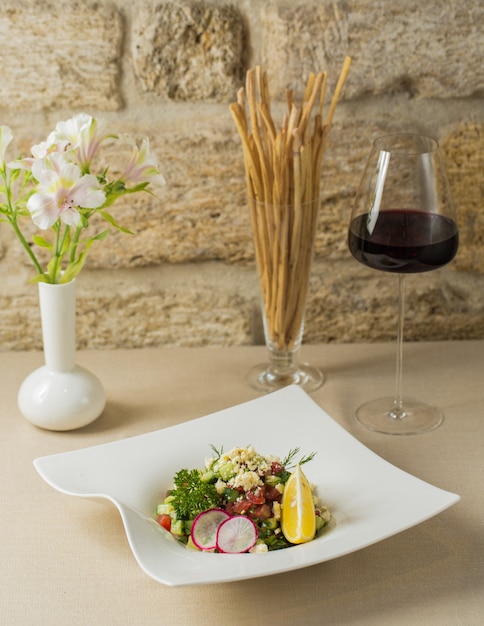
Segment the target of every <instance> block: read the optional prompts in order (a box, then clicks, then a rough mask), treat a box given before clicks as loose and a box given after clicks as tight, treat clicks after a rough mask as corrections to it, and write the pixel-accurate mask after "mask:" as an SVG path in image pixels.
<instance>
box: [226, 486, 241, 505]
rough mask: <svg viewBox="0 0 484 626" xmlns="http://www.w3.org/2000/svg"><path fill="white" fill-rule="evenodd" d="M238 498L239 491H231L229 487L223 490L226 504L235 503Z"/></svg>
mask: <svg viewBox="0 0 484 626" xmlns="http://www.w3.org/2000/svg"><path fill="white" fill-rule="evenodd" d="M239 496H240V491H237V489H231V488H230V487H227V488H226V489H224V498H225V499H226V500H227V502H235V501H236V500H237V498H238V497H239Z"/></svg>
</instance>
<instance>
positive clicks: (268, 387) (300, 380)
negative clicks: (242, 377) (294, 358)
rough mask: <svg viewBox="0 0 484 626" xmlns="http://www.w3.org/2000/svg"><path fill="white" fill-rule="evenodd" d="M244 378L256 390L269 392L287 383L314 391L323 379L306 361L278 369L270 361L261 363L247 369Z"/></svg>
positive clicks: (315, 368) (316, 369) (320, 373)
mask: <svg viewBox="0 0 484 626" xmlns="http://www.w3.org/2000/svg"><path fill="white" fill-rule="evenodd" d="M246 380H247V381H248V383H249V385H250V386H251V387H252V388H253V389H256V390H257V391H262V392H263V393H270V392H271V391H277V390H278V389H282V388H283V387H287V386H288V385H298V386H299V387H301V388H302V389H304V391H308V392H311V391H315V390H316V389H318V388H319V387H321V385H322V384H323V381H324V376H323V374H322V372H320V370H319V369H318V368H317V367H314V366H313V365H309V364H308V363H298V364H297V367H295V368H291V369H288V370H279V369H276V368H274V367H272V366H271V364H270V363H261V364H259V365H256V366H255V367H253V368H252V369H250V370H249V372H248V374H247V377H246Z"/></svg>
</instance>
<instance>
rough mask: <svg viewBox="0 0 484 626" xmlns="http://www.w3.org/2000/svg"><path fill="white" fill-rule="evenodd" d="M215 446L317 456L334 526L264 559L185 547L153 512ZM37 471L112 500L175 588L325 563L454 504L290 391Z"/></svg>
mask: <svg viewBox="0 0 484 626" xmlns="http://www.w3.org/2000/svg"><path fill="white" fill-rule="evenodd" d="M211 444H213V445H214V446H215V447H217V448H220V447H222V446H223V449H224V450H227V451H228V450H230V449H231V448H233V447H235V446H246V445H249V444H251V445H253V446H254V447H255V449H256V450H257V451H258V452H260V453H261V454H264V455H266V454H274V455H277V456H279V457H284V456H285V455H286V454H287V453H288V452H289V450H290V449H292V448H295V447H299V448H300V451H301V454H309V453H310V452H313V451H315V452H316V453H317V454H316V456H315V458H314V459H313V460H312V461H311V462H310V463H308V464H307V465H305V469H304V471H305V474H306V475H307V477H308V479H309V480H310V482H312V483H314V484H315V486H316V489H317V494H318V496H319V497H320V498H321V499H322V500H323V502H324V503H325V504H327V505H328V506H329V508H330V510H331V512H332V514H333V518H334V519H333V521H332V523H331V526H330V527H329V528H328V530H327V531H326V532H325V533H324V534H322V535H321V536H320V537H317V538H316V539H315V540H314V541H311V542H309V543H306V544H302V545H298V546H294V547H291V548H287V549H283V550H277V551H273V552H268V553H265V554H235V555H231V554H215V553H202V552H197V551H194V550H189V549H186V548H185V547H184V546H182V545H181V544H179V543H178V542H177V541H176V540H174V539H173V538H172V537H171V535H170V534H169V533H168V532H166V531H165V530H164V529H162V528H161V527H160V526H159V525H158V524H157V523H156V522H155V521H154V516H155V507H156V504H157V503H158V502H160V501H161V499H162V498H163V497H164V494H165V492H166V490H167V489H169V488H170V487H171V486H172V480H173V476H174V475H175V473H176V472H177V471H178V470H179V469H181V468H189V469H192V468H196V467H202V466H203V462H204V458H205V456H210V455H211V449H210V445H211ZM34 465H35V467H36V469H37V471H38V472H39V474H40V475H41V476H42V478H43V479H44V480H45V481H46V482H47V483H48V484H49V485H51V486H52V487H54V488H55V489H57V490H59V491H61V492H63V493H65V494H69V495H73V496H81V497H87V498H105V499H108V500H110V501H111V502H112V503H113V504H114V505H115V506H116V507H117V508H118V510H119V512H120V514H121V517H122V520H123V523H124V527H125V529H126V534H127V537H128V541H129V545H130V546H131V549H132V551H133V554H134V556H135V558H136V560H137V561H138V563H139V565H140V567H141V568H142V569H143V570H144V571H145V572H146V573H147V574H148V575H149V576H151V577H152V578H154V579H155V580H157V581H159V582H161V583H164V584H165V585H173V586H179V585H200V584H208V583H221V582H228V581H234V580H243V579H247V578H255V577H259V576H268V575H270V574H277V573H281V572H286V571H289V570H295V569H299V568H302V567H307V566H309V565H314V564H316V563H322V562H323V561H329V560H330V559H334V558H337V557H339V556H342V555H344V554H348V553H350V552H354V551H355V550H360V549H361V548H364V547H366V546H369V545H371V544H374V543H376V542H378V541H381V540H382V539H385V538H387V537H390V536H391V535H395V534H396V533H399V532H401V531H403V530H405V529H407V528H410V527H411V526H415V525H416V524H419V523H420V522H423V521H424V520H426V519H428V518H430V517H432V516H434V515H436V514H437V513H440V512H441V511H443V510H444V509H446V508H448V507H450V506H451V505H453V504H455V503H456V502H457V501H458V500H459V499H460V497H459V496H458V495H456V494H453V493H450V492H447V491H443V490H442V489H439V488H437V487H434V486H432V485H429V484H428V483H425V482H423V481H422V480H419V479H418V478H415V477H414V476H411V475H410V474H407V473H406V472H403V471H402V470H400V469H398V468H396V467H394V466H393V465H391V464H390V463H388V462H387V461H385V460H383V459H382V458H380V457H379V456H377V455H376V454H374V453H373V452H371V451H370V450H369V449H368V448H366V447H365V446H363V445H362V444H361V443H360V442H359V441H358V440H356V439H355V438H354V437H352V436H351V435H350V434H349V433H348V432H346V431H345V430H344V429H343V428H342V427H341V426H339V425H338V424H337V423H336V422H335V421H334V420H333V419H332V418H331V417H330V416H329V415H328V414H327V413H325V411H323V410H322V409H321V408H320V407H319V406H318V405H317V404H316V403H315V402H314V401H313V400H312V399H311V398H310V397H309V396H308V395H307V394H306V393H305V392H304V391H302V390H301V389H299V388H298V387H295V386H292V387H286V388H285V389H282V390H281V391H277V392H274V393H271V394H268V395H266V396H263V397H261V398H258V399H256V400H252V401H250V402H246V403H245V404H241V405H238V406H234V407H231V408H229V409H225V410H223V411H219V412H217V413H213V414H211V415H207V416H205V417H201V418H199V419H195V420H192V421H189V422H185V423H183V424H180V425H177V426H173V427H170V428H166V429H162V430H158V431H155V432H152V433H147V434H145V435H139V436H136V437H132V438H129V439H124V440H121V441H116V442H113V443H108V444H102V445H99V446H94V447H91V448H85V449H82V450H76V451H73V452H65V453H61V454H55V455H51V456H45V457H41V458H38V459H36V460H35V461H34ZM409 502H411V503H412V505H411V506H408V503H409Z"/></svg>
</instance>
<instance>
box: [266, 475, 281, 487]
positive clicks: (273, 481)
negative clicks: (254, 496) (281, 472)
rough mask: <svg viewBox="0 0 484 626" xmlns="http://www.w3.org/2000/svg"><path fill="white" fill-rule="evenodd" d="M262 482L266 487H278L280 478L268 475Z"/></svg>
mask: <svg viewBox="0 0 484 626" xmlns="http://www.w3.org/2000/svg"><path fill="white" fill-rule="evenodd" d="M264 482H265V484H266V485H270V486H271V487H275V486H276V485H278V484H279V483H280V482H281V477H280V476H274V474H268V475H267V476H266V477H265V478H264Z"/></svg>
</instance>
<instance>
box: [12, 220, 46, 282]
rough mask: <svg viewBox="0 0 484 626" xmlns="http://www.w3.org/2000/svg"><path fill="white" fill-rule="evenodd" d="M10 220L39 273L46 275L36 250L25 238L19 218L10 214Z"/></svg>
mask: <svg viewBox="0 0 484 626" xmlns="http://www.w3.org/2000/svg"><path fill="white" fill-rule="evenodd" d="M9 221H10V224H11V225H12V228H13V229H14V231H15V234H16V235H17V237H18V238H19V241H20V243H21V244H22V245H23V247H24V248H25V251H26V252H27V254H28V255H29V257H30V259H31V261H32V263H33V264H34V266H35V269H36V270H37V273H38V274H40V275H42V276H45V273H44V270H43V269H42V266H41V265H40V263H39V262H38V260H37V257H36V256H35V254H34V251H33V250H32V248H31V247H30V246H29V244H28V242H27V240H26V239H25V237H24V236H23V234H22V231H21V230H20V228H19V227H18V224H17V219H16V217H14V216H9Z"/></svg>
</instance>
